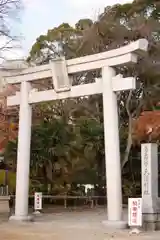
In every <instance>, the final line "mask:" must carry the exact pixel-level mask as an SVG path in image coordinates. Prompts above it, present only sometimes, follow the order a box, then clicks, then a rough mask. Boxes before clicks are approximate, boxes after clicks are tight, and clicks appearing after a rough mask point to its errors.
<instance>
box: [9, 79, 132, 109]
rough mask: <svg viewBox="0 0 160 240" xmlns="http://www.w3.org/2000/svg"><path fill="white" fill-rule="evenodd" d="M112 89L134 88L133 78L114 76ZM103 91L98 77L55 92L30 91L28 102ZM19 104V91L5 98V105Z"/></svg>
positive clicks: (46, 100) (82, 95)
mask: <svg viewBox="0 0 160 240" xmlns="http://www.w3.org/2000/svg"><path fill="white" fill-rule="evenodd" d="M112 88H113V91H115V92H118V91H125V90H130V89H135V88H136V80H135V78H132V77H129V78H121V76H120V77H118V76H116V77H115V78H113V82H112ZM102 92H103V86H102V79H98V81H97V82H95V83H89V84H83V85H78V86H72V87H71V89H70V90H69V91H66V92H59V93H57V92H55V91H54V89H53V90H47V91H40V92H38V91H31V92H30V94H29V100H28V101H29V104H33V103H40V102H48V101H55V100H60V99H67V98H76V97H84V96H89V95H94V94H101V93H102ZM16 105H20V92H19V93H17V94H16V96H10V97H8V98H7V106H16Z"/></svg>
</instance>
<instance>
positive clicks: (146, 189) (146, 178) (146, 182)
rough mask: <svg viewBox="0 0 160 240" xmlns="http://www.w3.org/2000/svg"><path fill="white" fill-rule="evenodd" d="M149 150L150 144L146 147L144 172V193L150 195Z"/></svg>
mask: <svg viewBox="0 0 160 240" xmlns="http://www.w3.org/2000/svg"><path fill="white" fill-rule="evenodd" d="M149 157H150V156H149V150H148V146H145V147H144V173H143V188H142V189H143V194H144V195H150V194H151V193H150V189H149V178H150V171H149Z"/></svg>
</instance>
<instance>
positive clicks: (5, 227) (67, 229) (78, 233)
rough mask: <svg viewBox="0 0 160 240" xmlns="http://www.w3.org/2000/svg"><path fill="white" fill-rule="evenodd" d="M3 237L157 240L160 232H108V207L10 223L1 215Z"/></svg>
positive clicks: (8, 239) (21, 239)
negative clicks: (132, 233)
mask: <svg viewBox="0 0 160 240" xmlns="http://www.w3.org/2000/svg"><path fill="white" fill-rule="evenodd" d="M0 219H1V221H0V237H1V239H3V240H28V239H29V240H36V239H37V240H51V239H52V240H75V239H76V240H110V239H116V240H124V239H133V240H147V239H149V240H158V239H160V232H155V233H142V234H140V235H138V236H130V235H129V231H128V230H126V231H123V232H116V233H115V232H108V231H107V229H106V228H105V226H104V225H103V224H102V221H103V220H105V219H106V211H105V209H96V210H85V211H82V210H75V211H70V212H69V211H68V212H67V211H63V212H62V211H60V210H59V211H53V213H50V214H43V215H42V216H38V217H37V218H36V221H35V222H34V223H21V224H17V223H11V222H7V216H1V217H0Z"/></svg>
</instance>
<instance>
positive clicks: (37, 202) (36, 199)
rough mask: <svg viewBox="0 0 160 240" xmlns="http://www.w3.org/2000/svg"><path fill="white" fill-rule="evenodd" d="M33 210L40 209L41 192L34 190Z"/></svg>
mask: <svg viewBox="0 0 160 240" xmlns="http://www.w3.org/2000/svg"><path fill="white" fill-rule="evenodd" d="M34 210H35V211H39V210H42V193H41V192H35V194H34Z"/></svg>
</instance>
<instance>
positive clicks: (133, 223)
mask: <svg viewBox="0 0 160 240" xmlns="http://www.w3.org/2000/svg"><path fill="white" fill-rule="evenodd" d="M128 225H129V226H130V227H141V226H142V198H129V199H128Z"/></svg>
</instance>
